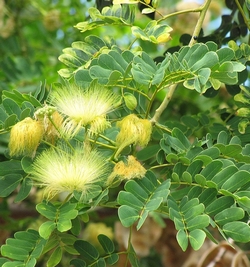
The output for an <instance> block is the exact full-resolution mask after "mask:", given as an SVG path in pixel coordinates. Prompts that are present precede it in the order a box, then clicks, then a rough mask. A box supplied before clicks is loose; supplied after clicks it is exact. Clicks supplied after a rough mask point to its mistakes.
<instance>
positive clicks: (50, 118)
mask: <svg viewBox="0 0 250 267" xmlns="http://www.w3.org/2000/svg"><path fill="white" fill-rule="evenodd" d="M48 118H49V120H50V122H51V123H52V125H53V126H54V127H55V129H56V130H57V131H58V133H59V134H60V136H61V138H62V139H63V140H64V141H65V142H66V144H67V145H68V146H69V147H70V148H71V149H72V150H73V151H75V149H74V147H73V146H72V145H71V144H70V142H69V140H67V139H66V138H65V137H64V136H63V134H62V133H61V131H60V130H59V129H58V127H57V126H56V125H55V123H54V121H53V120H52V117H51V116H48Z"/></svg>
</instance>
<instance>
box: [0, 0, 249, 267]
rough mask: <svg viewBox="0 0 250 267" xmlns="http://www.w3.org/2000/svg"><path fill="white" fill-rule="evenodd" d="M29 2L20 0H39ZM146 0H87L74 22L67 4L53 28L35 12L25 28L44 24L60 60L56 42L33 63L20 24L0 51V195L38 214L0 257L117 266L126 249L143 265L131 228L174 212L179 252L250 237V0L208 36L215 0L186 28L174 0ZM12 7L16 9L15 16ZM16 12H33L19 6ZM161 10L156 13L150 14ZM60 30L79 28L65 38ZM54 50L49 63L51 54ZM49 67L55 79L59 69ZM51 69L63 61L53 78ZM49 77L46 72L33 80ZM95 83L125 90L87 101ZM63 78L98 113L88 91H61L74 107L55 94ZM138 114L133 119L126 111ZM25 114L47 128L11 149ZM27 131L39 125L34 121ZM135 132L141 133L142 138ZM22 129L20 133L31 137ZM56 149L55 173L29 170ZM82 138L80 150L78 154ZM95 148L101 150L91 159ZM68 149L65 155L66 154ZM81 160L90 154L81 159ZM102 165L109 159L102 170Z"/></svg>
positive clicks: (1, 261)
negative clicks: (120, 241) (205, 28)
mask: <svg viewBox="0 0 250 267" xmlns="http://www.w3.org/2000/svg"><path fill="white" fill-rule="evenodd" d="M25 2H27V3H26V4H25V5H26V6H25V7H29V8H31V7H32V6H33V5H32V3H31V2H29V1H25ZM59 2H60V1H59ZM63 2H65V1H63ZM66 2H67V1H66ZM66 2H65V3H64V4H59V3H58V4H55V5H58V6H57V7H58V10H61V12H62V13H63V12H64V14H68V13H65V9H67V8H69V4H68V3H66ZM76 2H77V3H78V2H79V1H76ZM76 2H75V1H72V3H73V4H74V5H76V6H75V7H74V8H73V9H70V8H69V9H70V10H71V12H73V11H74V10H77V8H78V7H79V6H77V4H76ZM139 2H140V3H139ZM148 2H149V1H145V3H144V5H143V3H142V2H141V1H118V0H117V1H114V3H113V5H110V6H106V7H104V8H103V9H98V8H95V7H93V6H91V7H90V8H89V9H88V13H87V8H86V6H87V2H86V3H85V6H84V8H83V12H82V14H85V13H86V14H87V15H89V17H87V15H86V17H87V18H85V17H84V18H79V19H78V21H73V18H72V17H69V18H68V19H66V17H67V15H65V23H66V25H65V26H60V23H59V24H54V26H55V29H54V28H53V29H54V30H53V29H52V30H51V28H50V27H49V25H50V24H46V21H44V22H43V23H44V25H46V27H48V28H49V30H48V31H47V32H46V30H45V28H46V27H45V26H42V25H43V24H42V22H41V21H39V22H36V27H35V28H32V29H29V30H27V32H25V31H24V32H23V33H22V34H24V33H26V34H28V36H29V32H30V34H31V33H34V32H36V33H37V29H39V32H40V30H41V32H42V33H43V34H42V37H44V36H47V37H46V40H43V41H41V39H40V42H41V44H43V45H44V42H45V41H46V42H45V43H46V45H44V47H50V45H49V44H50V43H53V45H52V50H53V49H55V50H56V51H57V52H55V53H56V54H57V55H55V57H58V59H59V61H60V62H59V61H57V60H56V62H57V63H53V64H52V63H51V66H50V63H49V62H50V61H49V54H50V52H51V50H48V51H45V52H44V51H43V53H44V54H46V53H47V54H48V55H47V57H46V59H44V58H42V57H41V58H40V61H41V62H42V63H41V64H42V65H40V64H39V63H38V59H39V58H36V57H34V58H32V57H31V59H30V60H31V61H32V62H30V61H29V60H28V59H27V58H28V57H26V56H25V55H24V54H23V53H24V52H25V51H27V56H28V55H29V56H30V55H34V54H36V53H35V50H34V51H33V50H29V49H31V48H29V46H26V42H25V43H23V46H24V48H26V50H25V49H24V50H22V48H21V46H22V45H21V43H22V42H21V39H23V38H21V39H20V40H19V39H18V38H19V36H22V34H21V32H20V34H21V35H19V34H16V36H17V37H16V38H15V35H14V34H13V36H9V38H7V39H6V40H4V42H3V44H1V45H0V52H4V53H5V54H4V57H3V60H2V62H1V63H0V65H1V68H2V69H3V74H4V75H2V74H0V85H1V103H0V134H1V139H0V154H1V161H0V197H1V198H3V199H4V201H5V200H6V201H5V202H4V203H6V206H7V208H9V206H8V205H10V204H9V203H12V202H13V203H14V204H18V203H19V202H23V203H24V204H25V205H24V206H25V207H26V206H28V207H30V206H32V207H33V208H34V212H35V216H33V217H37V218H35V219H34V222H32V223H30V222H26V221H25V219H23V220H20V223H19V224H17V225H18V227H20V228H21V229H16V230H15V232H14V234H13V235H14V236H13V237H9V238H7V239H6V242H5V244H3V245H2V246H1V256H2V257H1V258H0V266H3V267H8V266H24V267H31V266H36V264H37V262H38V261H40V262H39V264H40V263H41V266H42V265H44V266H45V265H46V266H48V267H54V266H69V265H72V266H76V267H78V266H81V267H82V266H83V267H84V266H86V267H87V266H100V267H105V266H112V265H115V264H116V263H117V262H118V261H119V260H120V258H121V256H122V255H123V254H124V255H125V256H126V260H127V262H130V263H131V265H132V266H141V261H140V260H139V259H138V257H137V250H136V246H134V244H133V238H132V232H133V231H132V229H133V227H134V228H135V229H136V230H137V231H140V230H141V229H142V228H143V226H145V225H146V222H147V220H148V219H149V218H153V219H154V220H155V221H156V223H159V224H160V225H161V226H162V227H165V223H166V222H168V221H169V220H170V221H172V222H173V224H174V227H175V229H176V240H177V242H178V244H179V246H180V247H181V249H182V250H183V251H186V250H187V248H188V246H190V247H191V248H192V249H194V250H199V249H200V248H201V247H202V245H203V243H204V241H205V239H206V238H209V239H211V240H212V241H213V242H215V243H216V242H219V241H220V240H223V239H224V240H226V241H227V240H229V239H232V240H233V241H234V242H238V243H246V246H248V245H249V244H248V243H249V242H250V226H249V212H250V112H249V105H250V85H249V78H250V75H249V61H250V46H249V44H247V42H246V37H247V33H249V24H247V22H249V21H248V17H249V16H248V13H247V12H248V11H247V10H248V9H249V3H248V2H245V3H243V1H239V2H240V3H238V4H242V8H239V6H238V5H236V4H235V5H234V4H233V5H231V6H230V5H228V9H230V10H231V12H232V14H230V15H225V16H223V18H222V23H221V25H219V26H218V29H216V30H214V31H213V33H212V34H207V35H206V33H204V32H203V33H202V30H201V26H202V24H203V23H204V21H203V18H204V16H205V13H207V12H209V11H208V7H209V4H210V1H209V0H207V1H205V3H204V5H202V6H201V7H200V8H199V9H197V10H196V11H197V13H198V14H199V16H198V19H197V22H196V26H195V27H194V29H192V34H193V36H192V37H191V36H189V35H188V34H186V33H185V31H184V32H182V33H181V35H180V36H179V35H178V32H176V31H177V30H176V31H175V28H176V25H175V27H174V26H173V27H172V24H174V23H172V24H171V22H173V21H172V20H171V18H172V17H176V16H177V15H178V14H179V13H178V12H177V13H172V14H169V10H168V11H166V10H165V9H164V8H165V7H164V6H162V7H161V3H160V2H161V1H159V4H160V7H161V8H162V10H163V11H165V12H166V14H167V15H163V14H161V12H162V11H161V12H160V10H161V9H160V8H159V9H158V6H157V5H156V2H157V1H150V3H148ZM151 2H153V3H151ZM226 2H228V1H226ZM237 2H238V1H237ZM137 4H140V5H139V9H141V10H142V12H140V10H139V9H138V8H137ZM6 5H7V4H6ZM8 5H10V6H8V8H9V9H8V10H12V9H13V12H14V13H13V15H15V14H16V15H17V14H19V13H18V10H16V9H15V8H14V7H13V6H11V4H10V3H9V4H8ZM79 5H80V4H79ZM163 5H165V4H164V3H163ZM65 6H66V7H67V8H66V7H65ZM80 6H81V5H80ZM99 6H100V3H99V2H98V1H97V7H99ZM49 7H51V6H48V7H47V6H46V1H41V3H37V5H36V8H35V10H37V12H38V11H39V14H40V13H41V14H43V16H44V14H45V13H46V12H48V10H47V9H48V8H49ZM11 8H12V9H11ZM33 8H34V7H33ZM19 12H20V14H22V16H23V15H24V13H23V12H24V10H23V9H22V8H21V7H20V10H19ZM221 12H222V13H223V8H222V6H221ZM141 13H142V14H146V15H147V16H148V17H149V18H143V17H142V14H141ZM156 13H157V17H159V16H160V18H158V19H152V16H154V15H155V14H156ZM185 13H189V10H187V11H184V12H183V15H185ZM6 14H7V13H6ZM56 14H57V13H53V14H52V15H53V16H52V18H55V17H56V16H55V15H56ZM235 14H236V15H237V19H236V20H235V19H234V18H235V17H234V15H235ZM236 15H235V16H236ZM22 16H20V20H21V22H22V23H21V24H22V25H23V27H24V26H27V25H26V24H25V22H24V21H22ZM14 17H15V16H14ZM17 17H18V16H17ZM138 17H139V19H138ZM0 19H1V18H0ZM47 19H48V18H47ZM149 19H150V21H149ZM79 21H81V22H79ZM165 21H167V22H168V23H169V24H167V23H165ZM54 22H55V21H54ZM57 22H58V21H57ZM73 22H74V23H73ZM67 23H68V25H70V26H71V28H70V29H67V27H66V26H67ZM180 23H181V19H180ZM73 24H74V25H75V27H74V29H73V28H72V26H73ZM17 25H19V24H17ZM169 25H171V27H170V26H169ZM51 26H53V25H51ZM185 26H186V25H184V27H183V28H185ZM236 26H237V27H238V28H237V27H236ZM236 28H237V29H238V31H237V32H236V31H235V29H236ZM50 30H51V32H50ZM53 31H54V33H53ZM49 32H50V33H49ZM56 32H57V34H60V33H63V34H64V35H65V36H69V35H70V37H67V38H69V39H67V41H66V42H65V41H64V42H63V43H61V44H60V45H58V42H59V40H58V39H57V38H59V37H57V38H56V34H55V33H56ZM70 32H71V34H72V32H77V33H74V34H72V35H71V34H70ZM79 32H80V33H79ZM1 34H2V33H0V35H1ZM170 35H171V36H170ZM1 36H2V35H1ZM32 36H33V34H31V37H32ZM53 38H54V39H53ZM171 38H172V39H171ZM1 39H4V37H3V36H2V37H1ZM24 39H25V38H24ZM33 39H34V38H32V40H33ZM52 39H53V40H55V41H51V40H52ZM59 39H60V38H59ZM34 42H35V41H34ZM167 42H168V43H167ZM239 44H240V45H239ZM58 47H60V51H61V50H62V53H61V52H58ZM163 50H165V51H163ZM10 52H12V53H13V54H10ZM60 53H61V54H60ZM59 54H60V55H59ZM51 57H52V58H50V60H51V62H54V61H53V58H54V55H53V56H51ZM44 62H46V64H48V67H47V68H46V67H45V66H44V65H43V64H44ZM46 64H45V65H46ZM62 65H63V67H62ZM54 67H56V70H57V71H58V74H59V77H58V76H56V77H55V76H54V75H55V73H56V71H53V68H54ZM50 72H55V73H54V74H53V75H52V74H51V76H50ZM41 73H43V75H44V76H41ZM47 76H48V77H47ZM43 78H44V79H43ZM45 78H46V79H45ZM41 79H43V80H47V83H45V82H44V81H41V82H40V84H38V81H40V80H41ZM48 81H49V82H48ZM47 84H49V86H48V85H47ZM90 86H91V88H96V87H98V88H99V89H100V90H101V89H103V90H108V91H110V92H113V93H114V94H115V95H116V96H117V98H115V97H114V99H115V101H111V100H110V101H108V100H107V103H106V102H105V101H104V102H105V103H103V102H102V100H103V99H101V94H100V99H98V97H99V95H98V96H97V97H96V98H95V100H94V101H92V99H91V94H88V92H89V91H88V88H90ZM2 88H3V89H2ZM58 89H61V91H60V92H61V93H62V94H63V92H64V91H63V90H72V91H73V90H78V91H77V92H78V95H79V99H81V97H85V96H87V101H85V105H86V106H87V105H88V104H89V103H90V106H89V109H91V115H92V113H93V118H86V116H85V114H82V113H83V110H82V105H83V103H81V102H80V100H79V99H78V98H77V99H74V101H73V104H72V105H71V101H69V103H64V104H65V108H64V107H63V105H62V103H59V104H60V105H61V106H60V105H57V103H55V102H56V101H54V102H53V99H52V96H51V95H50V91H51V90H58ZM83 92H84V93H83ZM81 93H82V95H81ZM52 95H53V94H52ZM72 95H73V94H72ZM78 95H77V97H78ZM69 96H70V94H69ZM112 96H113V95H112ZM107 97H108V94H107ZM58 99H59V100H60V95H59V96H58ZM99 100H100V103H99ZM109 102H111V104H112V105H111V106H110V107H109ZM112 102H115V103H112ZM51 103H53V106H50V104H51ZM51 105H52V104H51ZM106 106H108V107H106ZM41 110H42V112H41ZM106 110H107V112H106ZM37 111H38V112H37ZM84 112H86V110H84ZM131 114H133V115H134V118H135V119H134V120H131V121H130V120H127V121H126V120H125V122H124V120H123V118H130V117H129V116H128V115H131ZM27 117H29V118H32V119H33V120H36V121H39V123H40V124H41V125H42V127H43V133H42V137H41V140H39V144H37V147H35V148H34V153H33V155H32V157H30V155H25V154H24V155H22V156H20V155H19V154H18V155H17V156H16V155H14V156H13V157H10V155H11V153H9V148H8V142H9V139H10V138H12V136H11V134H10V133H11V130H12V129H13V126H15V125H17V123H18V122H22V121H23V120H24V119H25V118H27ZM89 117H90V116H89ZM137 117H138V118H139V120H138V122H136V119H137ZM116 122H119V123H118V124H116ZM121 124H123V125H124V127H120V126H121ZM118 127H119V128H118ZM93 129H98V130H96V131H93ZM99 129H100V131H99ZM123 129H125V130H124V133H122V131H123ZM71 130H72V131H71ZM21 131H22V134H23V135H22V137H23V136H28V137H30V136H31V137H30V138H27V140H28V141H30V139H32V136H33V135H29V131H30V128H28V127H26V128H22V129H21ZM31 131H32V134H34V132H35V131H36V129H33V128H31ZM118 134H123V136H124V138H123V139H124V140H125V141H124V140H123V141H124V143H122V144H121V142H119V135H118ZM138 134H139V135H140V136H139V137H138V136H135V135H138ZM149 135H150V136H149ZM117 137H118V138H117ZM139 138H141V139H142V140H143V142H141V143H140V142H138V140H139ZM121 139H122V138H121ZM27 140H26V139H25V138H24V137H23V138H16V140H15V141H16V143H17V144H18V145H19V146H22V145H23V144H22V142H24V141H27ZM144 140H149V141H148V142H146V141H144ZM28 141H27V142H28ZM138 144H143V145H144V147H141V146H139V145H138ZM24 145H26V144H24ZM79 147H80V148H81V149H79ZM51 148H53V149H54V150H55V151H56V152H58V153H56V155H57V156H58V158H57V159H56V162H55V166H56V167H55V168H51V169H49V170H47V169H43V168H41V169H40V170H38V171H39V172H43V171H44V173H42V175H44V176H46V177H44V181H40V182H39V183H38V181H37V180H36V179H35V178H36V177H33V175H31V174H32V173H33V172H32V170H33V168H34V166H35V165H34V161H36V160H37V159H38V158H39V157H40V156H41V154H42V153H43V152H44V151H45V150H46V151H47V152H48V154H45V155H47V156H48V159H47V162H49V163H50V162H51V161H52V162H53V160H54V158H53V157H50V154H49V151H50V149H51ZM76 149H77V151H78V150H80V151H79V155H78V157H76V158H74V157H73V155H74V153H72V152H74V151H76ZM69 151H70V152H69ZM90 151H96V152H98V153H99V154H100V155H102V158H103V159H100V161H99V160H98V159H97V160H96V162H94V163H93V165H91V164H92V162H91V164H89V163H90V162H89V159H88V155H89V152H90ZM98 153H97V154H96V155H98V156H99V154H98ZM43 155H44V154H43ZM61 155H63V156H64V155H67V156H66V157H63V161H62V162H60V156H61ZM68 155H70V156H68ZM129 156H130V157H131V158H132V159H133V160H132V161H131V162H132V163H131V162H130V161H129ZM79 158H80V160H79ZM85 158H86V160H82V159H85ZM97 158H98V157H97ZM100 158H101V157H100ZM101 160H103V161H101ZM79 162H80V163H81V166H80V168H76V164H77V163H79ZM64 164H65V166H66V167H65V166H64ZM99 164H102V165H100V166H104V165H105V166H110V168H105V171H103V174H101V175H100V174H99V172H97V174H96V169H97V167H98V166H99ZM46 166H51V165H50V164H47V165H45V166H44V168H46ZM93 166H94V167H96V169H95V168H93ZM112 169H113V170H112ZM76 170H77V171H76ZM34 176H35V174H34ZM47 176H48V177H47ZM95 176H96V178H95ZM42 177H43V176H42ZM40 178H41V177H40ZM47 178H48V179H47ZM111 178H112V179H111ZM40 180H41V179H40ZM107 181H111V182H110V183H107ZM79 184H81V187H80V186H79ZM40 187H41V188H40ZM46 187H47V188H46ZM44 188H45V190H44V191H43V189H44ZM54 191H55V192H59V193H58V195H54V194H53V193H54ZM7 200H8V201H7ZM13 200H14V201H13ZM109 210H117V212H110V213H109ZM37 215H39V216H37ZM33 217H32V218H33ZM3 218H6V214H5V215H4V216H3ZM115 221H118V222H120V223H121V225H122V226H123V227H125V228H130V231H129V234H128V235H129V236H128V239H127V240H125V242H126V245H125V249H124V248H122V249H123V250H124V251H120V250H119V249H120V248H119V247H118V246H117V244H116V242H115V240H113V239H112V238H113V231H112V230H113V228H114V222H115ZM10 222H11V223H13V222H12V220H10ZM97 222H101V226H100V224H99V225H98V227H97V226H96V227H94V233H93V232H91V231H90V230H89V229H88V226H89V225H91V223H97ZM102 223H103V225H104V226H103V225H102ZM104 223H106V225H105V224H104ZM17 225H15V226H16V227H17ZM107 225H108V226H109V228H108V226H107ZM12 227H14V226H12ZM102 227H103V229H102ZM10 229H11V227H10ZM24 229H27V230H24ZM110 229H112V230H110ZM166 229H168V228H166ZM19 230H22V231H19ZM109 230H110V231H111V233H109ZM99 231H101V232H99ZM124 235H125V234H124ZM248 249H249V248H248Z"/></svg>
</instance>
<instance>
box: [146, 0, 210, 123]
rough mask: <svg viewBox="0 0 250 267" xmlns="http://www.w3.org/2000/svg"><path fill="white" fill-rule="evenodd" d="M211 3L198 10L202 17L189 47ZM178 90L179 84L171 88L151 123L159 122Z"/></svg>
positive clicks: (197, 33) (206, 3)
mask: <svg viewBox="0 0 250 267" xmlns="http://www.w3.org/2000/svg"><path fill="white" fill-rule="evenodd" d="M210 3H211V0H206V2H205V3H204V4H203V5H202V6H201V7H200V8H199V9H196V11H200V16H199V19H198V21H197V23H196V26H195V29H194V32H193V36H192V39H191V40H190V43H189V46H192V45H193V44H194V42H195V38H194V36H198V35H199V33H200V30H201V27H202V24H203V21H204V19H205V15H206V13H207V10H208V7H209V5H210ZM186 12H187V10H186ZM189 12H190V11H189ZM193 12H194V10H193ZM176 88H177V84H174V85H172V86H170V88H169V91H168V93H167V94H166V96H165V98H164V100H163V102H162V103H161V105H160V106H159V108H157V109H156V111H155V114H154V116H153V118H152V119H151V122H152V123H153V124H155V123H156V122H158V120H159V119H160V116H161V114H162V113H163V111H164V110H165V109H166V108H167V106H168V104H169V102H170V101H171V98H172V96H173V94H174V91H175V89H176Z"/></svg>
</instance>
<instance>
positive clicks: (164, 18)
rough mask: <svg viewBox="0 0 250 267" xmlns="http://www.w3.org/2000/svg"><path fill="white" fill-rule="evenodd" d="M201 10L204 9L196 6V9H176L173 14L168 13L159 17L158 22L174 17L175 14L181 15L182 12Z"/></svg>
mask: <svg viewBox="0 0 250 267" xmlns="http://www.w3.org/2000/svg"><path fill="white" fill-rule="evenodd" d="M201 11H202V7H199V8H195V9H186V10H180V11H176V12H174V13H171V14H168V15H166V16H164V17H163V18H161V19H158V22H160V21H163V20H166V19H168V18H171V17H174V16H178V15H181V14H185V13H191V12H201Z"/></svg>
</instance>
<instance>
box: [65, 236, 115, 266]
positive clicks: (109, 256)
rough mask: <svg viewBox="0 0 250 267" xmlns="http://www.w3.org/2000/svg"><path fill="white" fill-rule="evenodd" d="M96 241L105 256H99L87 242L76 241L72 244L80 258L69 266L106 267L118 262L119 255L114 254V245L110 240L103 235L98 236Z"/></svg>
mask: <svg viewBox="0 0 250 267" xmlns="http://www.w3.org/2000/svg"><path fill="white" fill-rule="evenodd" d="M98 241H99V242H100V245H101V246H102V248H103V249H104V251H105V254H102V255H100V254H99V252H98V250H97V249H96V248H95V247H94V246H93V245H91V244H90V243H89V242H87V241H84V240H77V241H76V242H75V244H74V247H75V249H76V250H77V251H78V252H79V253H80V258H77V259H73V260H71V262H70V263H71V265H73V266H75V267H78V266H79V267H80V266H81V267H83V266H89V265H93V266H100V267H101V266H104V267H105V266H106V262H107V263H108V264H109V265H114V264H115V263H116V262H117V261H118V260H119V255H118V254H117V253H115V252H114V250H115V245H114V243H113V241H112V240H111V239H109V238H108V237H107V236H105V235H98Z"/></svg>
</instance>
